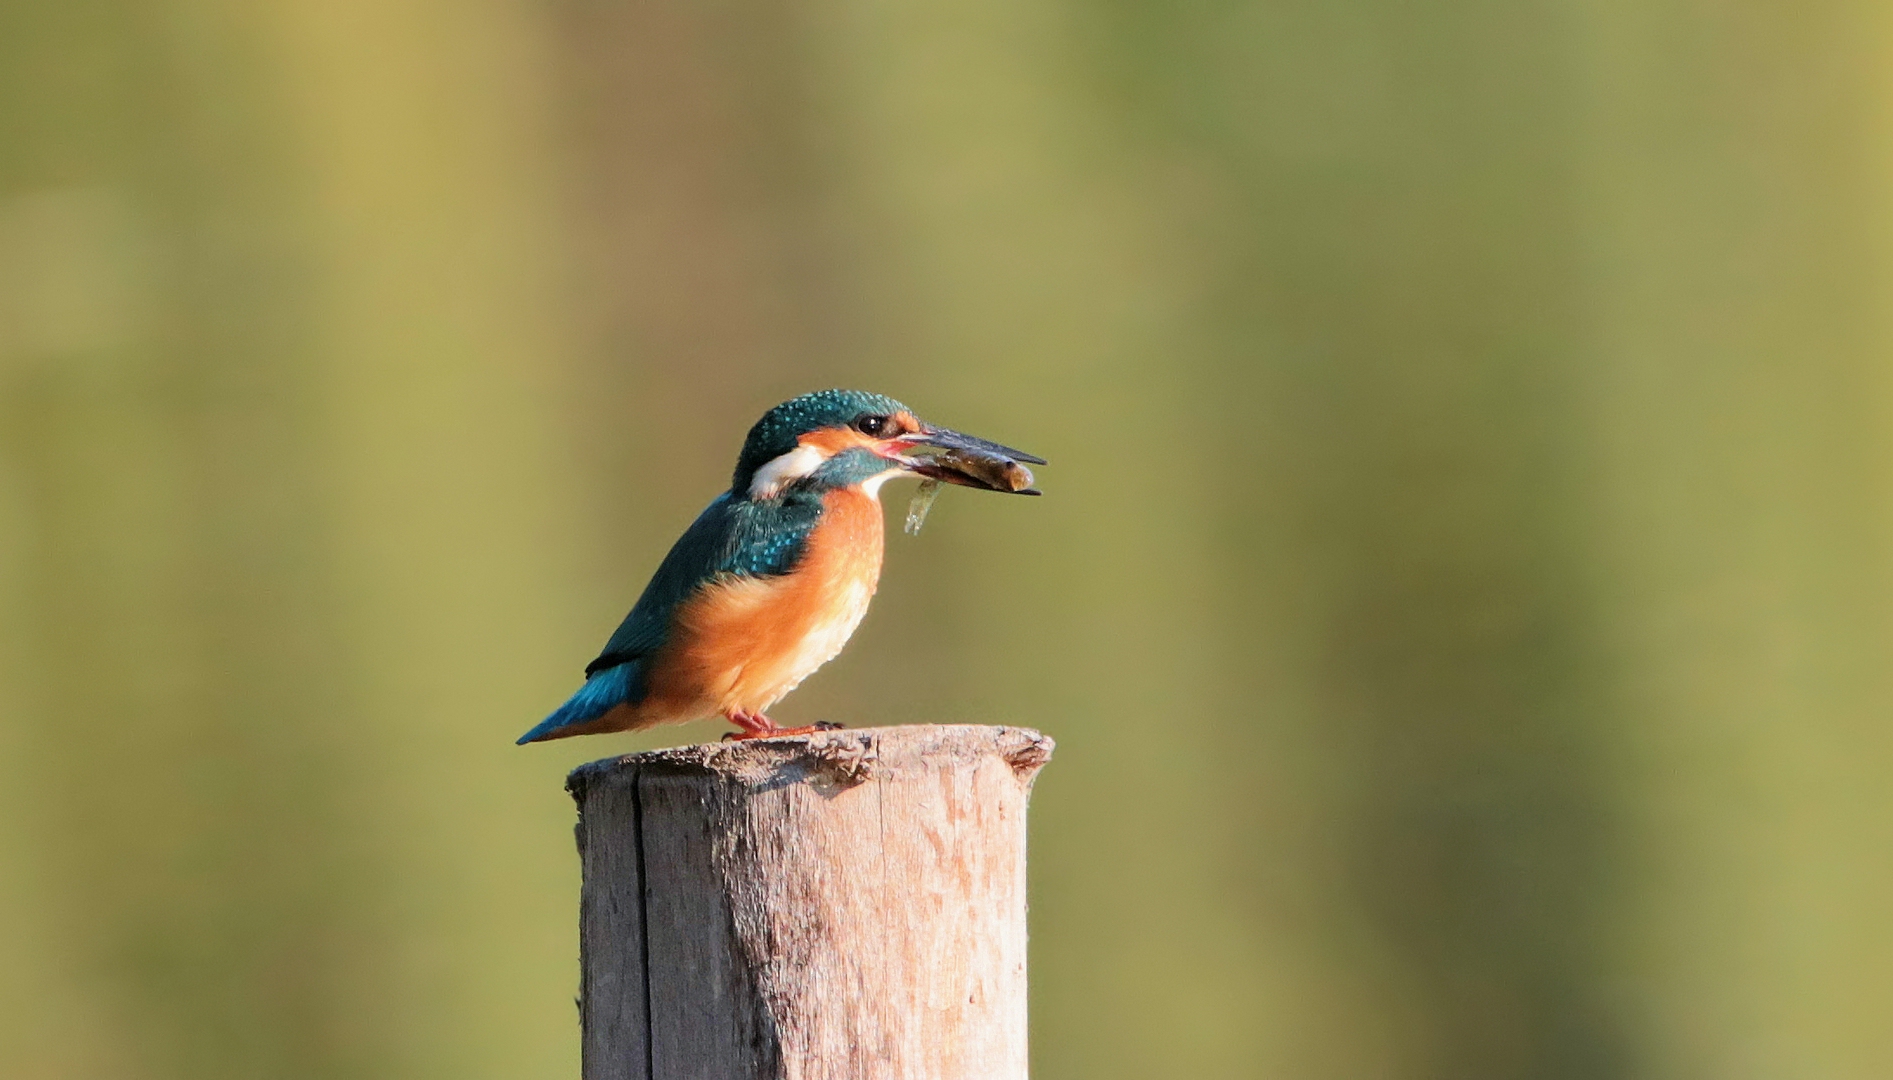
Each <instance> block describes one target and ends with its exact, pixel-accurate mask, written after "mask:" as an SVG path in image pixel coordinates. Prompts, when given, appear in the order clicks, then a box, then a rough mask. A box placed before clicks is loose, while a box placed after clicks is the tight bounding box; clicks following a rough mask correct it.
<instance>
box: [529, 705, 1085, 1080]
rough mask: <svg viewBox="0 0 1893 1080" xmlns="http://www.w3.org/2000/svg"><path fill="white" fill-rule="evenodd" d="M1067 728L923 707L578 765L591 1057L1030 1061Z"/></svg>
mask: <svg viewBox="0 0 1893 1080" xmlns="http://www.w3.org/2000/svg"><path fill="white" fill-rule="evenodd" d="M1051 752H1052V740H1050V739H1048V738H1046V737H1045V736H1043V735H1041V734H1039V733H1038V732H1036V731H1030V730H1027V729H1025V728H1007V727H976V726H970V725H965V726H951V727H947V726H911V727H886V728H861V729H844V730H838V731H823V732H816V733H814V734H812V735H806V736H795V737H790V738H780V739H763V740H755V741H750V742H730V743H714V744H710V745H707V746H689V747H682V748H679V749H675V750H656V751H652V752H650V753H643V754H633V755H631V756H629V757H623V758H615V759H611V760H607V761H599V762H594V763H592V764H590V765H586V766H583V767H581V768H579V769H577V770H575V771H574V772H573V773H572V775H571V777H570V779H569V780H568V781H567V785H566V786H567V787H568V789H569V790H570V791H571V792H572V796H573V798H575V799H576V800H577V801H578V807H579V823H578V846H579V855H580V859H581V862H582V863H583V866H584V875H585V882H584V889H583V893H582V898H581V903H580V916H579V923H580V926H579V942H580V966H581V969H582V973H581V996H580V1001H579V1011H580V1016H581V1018H582V1021H583V1024H584V1062H585V1064H584V1080H686V1078H688V1080H867V1078H872V1080H883V1078H886V1080H1024V1078H1025V1076H1026V1023H1025V1014H1026V1006H1025V1001H1026V999H1025V808H1026V799H1027V797H1028V795H1029V794H1030V793H1031V789H1032V780H1033V777H1034V776H1035V775H1037V773H1038V770H1039V767H1040V766H1042V765H1044V764H1045V762H1046V760H1047V759H1048V758H1049V757H1050V756H1051Z"/></svg>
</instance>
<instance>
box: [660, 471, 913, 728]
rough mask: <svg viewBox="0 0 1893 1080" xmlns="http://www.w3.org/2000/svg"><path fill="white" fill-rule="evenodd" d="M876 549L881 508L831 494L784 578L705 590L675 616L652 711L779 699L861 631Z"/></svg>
mask: <svg viewBox="0 0 1893 1080" xmlns="http://www.w3.org/2000/svg"><path fill="white" fill-rule="evenodd" d="M881 547H882V536H881V506H880V503H878V502H876V501H875V500H874V499H872V498H870V497H869V496H867V495H865V494H863V493H861V492H859V491H853V490H843V491H835V492H830V493H829V494H828V496H827V497H826V499H825V500H824V512H823V514H822V519H821V522H820V523H819V524H818V525H817V526H816V527H815V529H814V530H813V531H812V532H811V533H810V534H809V538H808V548H807V551H806V553H805V554H804V555H803V557H802V561H801V562H800V563H799V564H798V565H797V566H796V569H795V570H794V571H793V572H792V573H789V574H786V575H784V576H781V577H774V578H738V579H735V580H732V581H728V582H722V583H719V584H716V585H712V586H710V587H708V588H707V589H705V590H704V592H703V593H702V594H701V595H700V596H698V597H697V598H696V599H695V600H693V601H691V602H690V603H689V604H687V605H686V606H685V607H684V608H683V609H682V610H681V611H679V612H678V615H677V622H676V624H675V625H674V627H673V629H672V638H671V641H670V642H669V643H668V644H667V645H666V646H665V648H664V650H663V652H664V653H665V654H667V655H664V656H663V658H662V660H661V661H660V662H659V663H657V664H654V665H653V668H654V670H653V671H652V673H651V674H652V677H653V681H652V686H651V691H652V694H651V697H652V698H653V699H656V700H653V701H651V702H650V703H649V704H650V705H651V706H652V710H653V712H656V711H663V712H666V713H673V714H681V715H677V716H676V718H677V719H689V718H692V717H698V716H709V715H717V714H727V713H730V712H734V711H740V712H747V713H756V712H761V711H763V710H764V709H767V708H768V707H769V706H771V705H773V704H775V703H776V702H777V701H780V700H781V699H782V697H783V695H785V694H787V693H788V692H789V691H791V690H793V689H795V688H796V686H797V685H798V684H800V683H801V681H802V680H803V679H806V678H807V677H808V676H809V675H810V674H812V673H813V672H814V671H815V669H816V668H819V667H821V666H822V665H823V664H826V663H827V662H828V661H830V660H832V659H834V658H835V655H836V654H837V653H839V652H841V648H842V646H843V645H846V644H847V643H848V638H849V636H850V635H852V634H853V633H854V630H855V627H856V626H858V625H860V623H861V618H862V616H864V615H866V614H867V612H868V602H869V601H870V600H872V599H873V597H874V590H875V587H876V585H878V584H879V583H880V579H881ZM667 718H668V717H667ZM655 719H656V717H653V720H655Z"/></svg>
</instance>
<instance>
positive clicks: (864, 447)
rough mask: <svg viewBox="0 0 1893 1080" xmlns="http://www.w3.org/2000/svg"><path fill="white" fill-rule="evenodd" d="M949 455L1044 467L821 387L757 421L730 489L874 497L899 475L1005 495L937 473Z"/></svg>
mask: <svg viewBox="0 0 1893 1080" xmlns="http://www.w3.org/2000/svg"><path fill="white" fill-rule="evenodd" d="M949 452H954V453H961V454H970V455H981V456H985V457H997V458H1009V459H1011V460H1012V461H1022V462H1029V463H1031V464H1034V465H1043V464H1045V461H1044V459H1043V458H1038V457H1034V456H1032V455H1031V454H1027V453H1025V452H1023V451H1020V450H1014V449H1012V448H1010V447H1007V446H1001V445H1000V444H998V443H994V442H987V441H986V440H985V439H976V438H974V437H973V436H971V435H963V434H961V433H959V432H957V431H949V430H947V429H946V428H942V427H935V426H934V425H932V424H929V423H926V422H925V421H923V420H921V419H920V418H919V417H917V416H915V415H914V413H913V410H912V409H909V408H908V407H907V406H905V405H902V404H901V403H900V402H898V401H895V400H894V399H893V398H890V397H884V396H882V395H880V394H870V393H867V392H865V391H861V390H820V391H817V392H815V393H812V394H803V395H802V396H801V397H798V398H793V399H791V400H789V401H785V402H783V403H782V404H780V405H778V406H776V407H775V408H773V409H770V410H769V411H768V412H767V413H764V414H763V418H762V419H761V420H758V421H756V426H755V427H752V428H750V429H749V437H748V438H747V439H745V440H744V441H743V454H742V456H741V457H740V458H738V459H737V462H736V476H735V478H734V482H733V484H732V486H731V491H732V492H733V493H734V494H736V495H737V496H738V497H741V498H748V499H772V498H776V497H778V496H780V495H781V494H782V493H783V492H784V491H786V490H788V489H790V488H791V487H801V488H805V489H809V490H815V491H827V490H833V489H835V488H843V487H853V486H856V485H859V486H861V487H863V488H864V489H866V490H867V492H868V494H870V495H875V494H878V492H879V490H880V486H881V484H882V483H883V482H885V481H886V480H888V479H890V478H892V477H895V476H899V475H901V474H902V473H912V474H914V475H917V476H927V477H932V478H934V479H939V480H946V481H949V482H951V483H956V484H962V485H965V486H968V487H984V488H988V489H991V490H1001V491H1005V490H1011V489H1010V488H1005V487H994V486H993V485H992V484H990V483H982V482H979V481H978V479H977V478H976V477H969V476H967V475H965V474H964V473H961V472H955V471H953V470H948V469H942V468H941V467H940V466H939V465H938V464H936V461H937V460H938V458H937V455H940V454H943V453H949ZM1028 479H1029V477H1028ZM1021 494H1032V495H1036V494H1038V492H1036V491H1030V490H1027V491H1024V492H1021Z"/></svg>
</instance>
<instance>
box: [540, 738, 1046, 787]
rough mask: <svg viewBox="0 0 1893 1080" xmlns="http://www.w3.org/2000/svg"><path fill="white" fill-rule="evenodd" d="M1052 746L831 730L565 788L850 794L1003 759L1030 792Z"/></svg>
mask: <svg viewBox="0 0 1893 1080" xmlns="http://www.w3.org/2000/svg"><path fill="white" fill-rule="evenodd" d="M1055 745H1056V744H1055V743H1054V742H1053V741H1052V739H1051V738H1050V737H1049V736H1047V735H1044V734H1041V733H1040V732H1037V731H1034V730H1032V729H1031V728H1022V727H991V726H987V725H983V724H912V725H902V726H898V727H874V728H837V729H835V730H833V731H816V732H811V733H809V734H807V735H793V736H788V737H784V738H775V739H745V740H742V741H731V742H718V743H704V744H701V745H697V746H677V747H671V748H669V749H664V750H646V751H643V752H641V753H636V754H626V755H624V756H622V757H615V758H605V759H603V760H600V761H594V762H591V763H589V764H586V765H581V766H579V767H578V768H576V769H573V770H572V772H571V774H570V775H569V776H567V777H566V780H565V788H566V790H567V791H569V792H571V793H572V797H573V798H575V799H577V800H579V801H580V803H583V801H584V798H585V793H586V792H587V791H589V790H591V789H592V788H593V787H595V786H597V785H600V784H608V783H610V782H612V779H613V778H614V777H623V776H628V775H634V774H636V773H638V772H640V771H642V772H644V773H645V774H646V775H650V774H654V773H663V772H674V773H685V774H697V775H716V776H721V777H724V778H727V779H731V780H736V781H738V782H740V783H744V784H748V785H751V786H758V785H770V786H774V785H779V784H794V783H803V782H809V783H814V784H816V785H817V786H826V785H830V784H832V785H834V786H836V787H839V788H847V787H853V786H854V785H856V784H860V783H862V782H864V781H867V780H878V779H884V780H898V779H905V778H907V777H909V776H911V775H913V774H915V773H918V772H933V771H938V770H940V769H943V768H952V767H955V766H958V765H966V764H971V763H972V762H974V761H975V760H977V759H979V758H983V757H999V758H1003V759H1004V760H1005V762H1006V764H1007V765H1009V766H1011V768H1012V771H1013V774H1014V775H1015V776H1017V777H1018V778H1019V780H1020V782H1021V783H1024V784H1030V783H1031V782H1032V780H1033V778H1035V777H1036V776H1037V775H1038V771H1039V769H1040V768H1041V767H1043V766H1044V764H1045V763H1046V762H1047V761H1049V760H1050V759H1051V756H1052V750H1053V748H1054V746H1055Z"/></svg>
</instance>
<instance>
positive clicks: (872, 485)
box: [861, 469, 907, 502]
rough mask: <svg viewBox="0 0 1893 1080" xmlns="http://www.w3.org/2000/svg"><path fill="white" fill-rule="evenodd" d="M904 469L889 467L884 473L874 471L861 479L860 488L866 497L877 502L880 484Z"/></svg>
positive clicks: (899, 473) (879, 494)
mask: <svg viewBox="0 0 1893 1080" xmlns="http://www.w3.org/2000/svg"><path fill="white" fill-rule="evenodd" d="M906 471H907V470H905V469H889V470H887V471H886V472H884V473H876V474H875V475H873V476H870V477H868V478H867V479H866V480H863V481H861V490H862V491H864V492H866V493H867V496H868V498H870V499H874V500H875V501H877V502H878V501H879V500H880V498H881V485H882V484H885V483H887V482H888V481H889V480H892V479H894V478H895V477H896V476H899V475H901V474H902V473H904V472H906Z"/></svg>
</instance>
